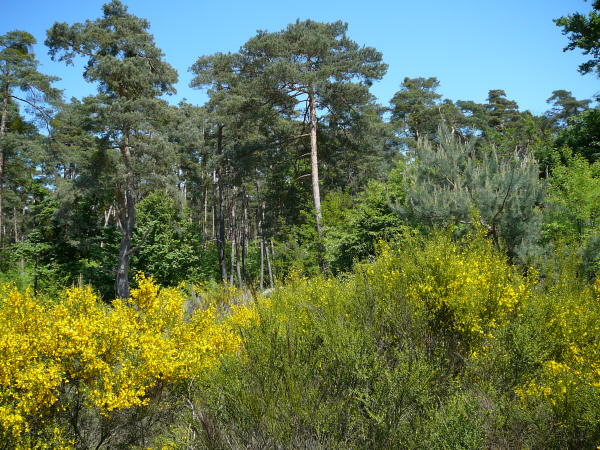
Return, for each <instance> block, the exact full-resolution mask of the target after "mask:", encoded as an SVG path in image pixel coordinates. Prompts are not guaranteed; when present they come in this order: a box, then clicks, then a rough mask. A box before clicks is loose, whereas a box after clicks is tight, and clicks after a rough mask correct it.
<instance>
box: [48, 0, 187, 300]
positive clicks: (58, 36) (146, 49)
mask: <svg viewBox="0 0 600 450" xmlns="http://www.w3.org/2000/svg"><path fill="white" fill-rule="evenodd" d="M102 9H103V17H102V18H100V19H97V20H94V21H86V22H85V23H76V24H73V25H68V24H66V23H55V24H54V25H53V26H52V28H51V29H50V30H49V31H48V39H47V40H46V45H48V47H49V48H50V55H51V56H52V57H53V58H54V59H58V60H59V61H64V62H65V63H67V64H70V63H72V62H73V59H74V58H75V57H76V56H82V57H84V58H87V64H86V67H85V71H84V74H83V76H84V78H85V80H86V81H88V82H92V83H97V84H98V91H99V94H98V96H97V109H96V114H98V115H99V116H100V117H101V125H102V126H103V134H104V136H105V139H106V141H107V143H108V144H107V146H108V147H109V148H115V149H118V151H119V154H120V168H119V177H120V184H121V187H120V189H119V192H118V193H117V197H116V201H117V204H118V209H119V222H120V226H121V229H122V237H121V245H120V249H119V263H118V267H117V273H116V283H115V291H116V295H117V296H118V297H128V296H129V279H128V274H129V263H130V258H131V255H132V253H133V252H134V251H135V247H133V246H132V238H133V232H134V228H135V204H136V201H137V197H136V181H138V179H139V172H137V170H138V167H136V166H139V165H140V164H143V162H146V163H147V162H148V161H147V160H148V159H152V158H153V156H156V157H158V158H163V156H165V155H161V153H164V154H167V153H168V152H165V151H164V150H165V147H167V146H166V142H165V141H162V142H160V141H159V142H158V143H157V142H156V136H155V135H153V132H155V131H156V129H157V127H159V125H157V124H158V123H159V122H160V121H162V120H164V119H165V115H167V114H168V112H167V111H168V108H167V107H166V103H165V102H164V101H163V100H161V99H160V98H159V97H160V96H161V95H163V94H171V93H174V92H175V89H174V87H173V85H174V83H175V82H176V81H177V73H176V71H175V70H174V69H173V68H172V67H171V66H170V65H169V64H167V63H166V62H164V61H163V54H162V52H161V51H160V50H159V49H158V48H157V47H156V45H155V43H154V38H153V37H152V35H151V34H150V33H149V32H148V28H149V26H150V24H149V23H148V21H146V20H144V19H140V18H138V17H136V16H134V15H131V14H129V13H128V12H127V7H126V6H125V5H123V4H122V3H121V2H120V1H118V0H113V1H111V2H110V3H107V4H105V5H104V6H103V7H102ZM152 141H153V142H152ZM153 146H154V149H152V147H153ZM157 147H158V148H157ZM147 152H151V153H153V154H154V155H148V154H145V153H147ZM144 160H146V161H144ZM136 172H137V173H136Z"/></svg>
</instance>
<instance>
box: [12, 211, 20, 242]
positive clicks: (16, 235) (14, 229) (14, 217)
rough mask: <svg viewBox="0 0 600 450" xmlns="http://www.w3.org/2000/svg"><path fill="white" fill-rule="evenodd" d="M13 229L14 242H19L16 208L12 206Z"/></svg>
mask: <svg viewBox="0 0 600 450" xmlns="http://www.w3.org/2000/svg"><path fill="white" fill-rule="evenodd" d="M13 231H14V233H15V244H16V243H17V242H19V229H18V227H17V208H16V207H14V206H13Z"/></svg>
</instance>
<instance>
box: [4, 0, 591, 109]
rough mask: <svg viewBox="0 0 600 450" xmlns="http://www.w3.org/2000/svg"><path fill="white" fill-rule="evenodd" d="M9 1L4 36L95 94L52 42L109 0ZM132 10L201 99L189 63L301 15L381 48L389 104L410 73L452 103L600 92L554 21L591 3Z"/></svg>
mask: <svg viewBox="0 0 600 450" xmlns="http://www.w3.org/2000/svg"><path fill="white" fill-rule="evenodd" d="M6 3H7V4H5V5H3V6H2V9H1V11H2V14H1V15H0V34H4V33H5V32H7V31H11V30H16V29H21V30H25V31H28V32H30V33H32V34H33V35H34V36H35V37H36V38H37V40H38V42H39V44H38V45H37V47H36V52H37V55H38V59H39V61H40V63H41V70H42V71H43V72H45V73H47V74H51V75H56V76H58V77H60V78H61V79H62V81H61V82H60V83H58V84H57V86H58V87H59V88H61V89H64V91H65V97H66V98H70V97H72V96H75V97H81V96H83V95H87V94H92V93H94V92H95V87H94V86H93V85H89V84H87V83H85V82H84V81H83V78H82V76H81V74H82V66H81V65H79V66H77V65H76V66H75V67H67V66H65V65H64V64H62V63H61V64H59V63H55V62H52V61H50V59H49V58H48V56H47V49H46V47H45V46H44V45H43V41H44V39H45V34H46V30H47V29H48V28H49V27H50V26H51V25H52V24H53V23H54V22H55V21H59V22H67V23H73V22H81V21H84V20H86V19H95V18H97V17H99V16H100V15H101V5H102V4H103V3H104V1H102V0H79V1H75V0H53V1H48V0H29V1H25V0H22V1H10V2H8V1H7V2H6ZM125 3H126V4H127V5H128V6H129V11H130V12H131V13H133V14H135V15H137V16H140V17H144V18H146V19H148V20H149V21H150V24H151V29H150V31H151V32H152V33H153V34H154V36H155V38H156V42H157V44H158V46H159V47H160V48H161V49H162V50H163V52H164V53H165V55H166V60H167V61H168V62H169V63H170V64H172V65H173V66H174V67H175V68H176V69H177V71H178V72H179V78H180V81H179V83H178V85H177V89H178V93H177V95H176V96H174V97H173V98H172V99H171V100H170V101H172V102H177V101H179V100H181V99H182V98H186V99H187V100H188V101H189V102H191V103H194V104H202V103H203V102H204V100H205V96H204V94H203V93H202V92H199V91H195V90H192V89H190V88H189V87H188V84H189V81H190V79H191V75H190V74H189V72H188V68H189V67H190V66H191V65H192V63H193V62H194V61H195V60H196V58H198V57H199V56H201V55H210V54H212V53H215V52H228V51H232V52H233V51H237V50H238V49H239V47H240V46H241V45H242V44H243V43H244V42H246V40H248V39H249V38H250V37H252V36H253V35H254V34H255V32H256V30H258V29H262V30H268V31H278V30H280V29H282V28H284V27H285V26H286V25H287V24H288V23H291V22H294V21H295V20H296V19H297V18H299V19H308V18H310V19H313V20H317V21H325V22H331V21H335V20H343V21H346V22H348V24H349V31H348V35H349V36H350V38H351V39H353V40H355V41H356V42H358V43H359V44H361V45H368V46H372V47H375V48H376V49H378V50H379V51H381V52H382V53H383V56H384V61H385V62H386V63H387V64H388V65H389V69H388V73H387V75H386V76H385V78H384V79H383V80H382V81H380V82H378V83H376V84H375V85H374V86H373V88H372V92H373V93H374V94H375V95H376V96H377V98H378V99H379V102H380V103H382V104H386V105H387V104H388V102H389V100H390V98H391V97H392V96H393V94H394V93H395V92H396V91H397V90H398V88H399V85H400V83H401V82H402V80H403V79H404V77H407V76H408V77H418V76H423V77H430V76H435V77H437V78H438V79H439V80H440V82H441V87H440V89H439V92H440V93H441V94H442V95H444V97H446V98H450V99H452V100H459V99H460V100H474V101H477V102H484V101H485V98H486V97H487V92H488V90H490V89H504V90H505V91H506V93H507V96H508V97H509V98H511V99H514V100H516V101H517V102H518V103H519V105H520V107H521V109H529V110H530V111H532V112H534V113H536V114H540V113H542V112H543V111H545V110H546V109H548V108H547V105H546V103H545V101H546V99H547V98H548V97H549V96H550V95H551V92H552V91H553V90H555V89H567V90H570V91H572V92H573V94H574V95H575V96H576V97H577V98H590V97H592V96H593V95H594V94H598V93H600V83H599V81H600V80H599V79H598V78H596V77H595V76H594V75H586V76H581V75H580V74H579V73H578V72H577V66H578V65H579V64H580V63H581V62H582V61H584V60H585V57H583V56H582V55H581V54H580V53H579V52H567V53H564V52H563V51H562V48H563V47H564V46H565V45H566V44H567V39H566V37H565V36H563V35H562V34H561V32H560V29H559V28H558V27H556V26H555V25H554V23H553V22H552V19H554V18H557V17H559V16H562V15H565V14H569V13H573V12H575V11H580V12H587V11H589V9H590V4H589V2H588V3H586V2H584V1H582V0H453V1H449V0H429V1H424V0H421V1H419V0H410V1H409V0H396V1H391V0H390V1H374V0H372V1H370V2H365V1H362V2H357V1H352V0H345V1H341V0H320V1H317V0H303V1H302V2H298V1H288V0H279V1H276V0H253V1H241V0H235V1H226V0H221V1H220V2H218V1H214V0H212V1H206V0H196V1H193V0H171V1H168V2H162V1H161V2H158V1H153V0H145V1H144V0H129V1H125Z"/></svg>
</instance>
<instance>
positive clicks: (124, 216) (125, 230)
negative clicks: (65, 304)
mask: <svg viewBox="0 0 600 450" xmlns="http://www.w3.org/2000/svg"><path fill="white" fill-rule="evenodd" d="M120 150H121V158H122V160H123V163H124V165H125V196H124V197H123V198H122V204H121V205H120V206H121V208H120V212H119V215H120V220H121V245H120V246H119V262H118V266H117V279H116V282H115V293H116V296H117V298H129V262H130V259H131V254H132V248H131V243H132V241H133V229H134V227H135V180H134V176H133V167H132V165H131V152H130V148H129V133H128V131H126V132H125V133H124V137H123V142H122V144H121V146H120Z"/></svg>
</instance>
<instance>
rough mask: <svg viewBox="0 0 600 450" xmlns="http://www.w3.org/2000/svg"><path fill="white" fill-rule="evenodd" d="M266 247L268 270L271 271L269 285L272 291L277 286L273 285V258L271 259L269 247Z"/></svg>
mask: <svg viewBox="0 0 600 450" xmlns="http://www.w3.org/2000/svg"><path fill="white" fill-rule="evenodd" d="M264 247H265V253H266V255H267V270H268V271H269V284H270V286H271V289H272V288H273V286H274V285H275V283H273V269H272V268H271V258H270V257H269V247H268V246H267V245H265V246H264Z"/></svg>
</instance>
